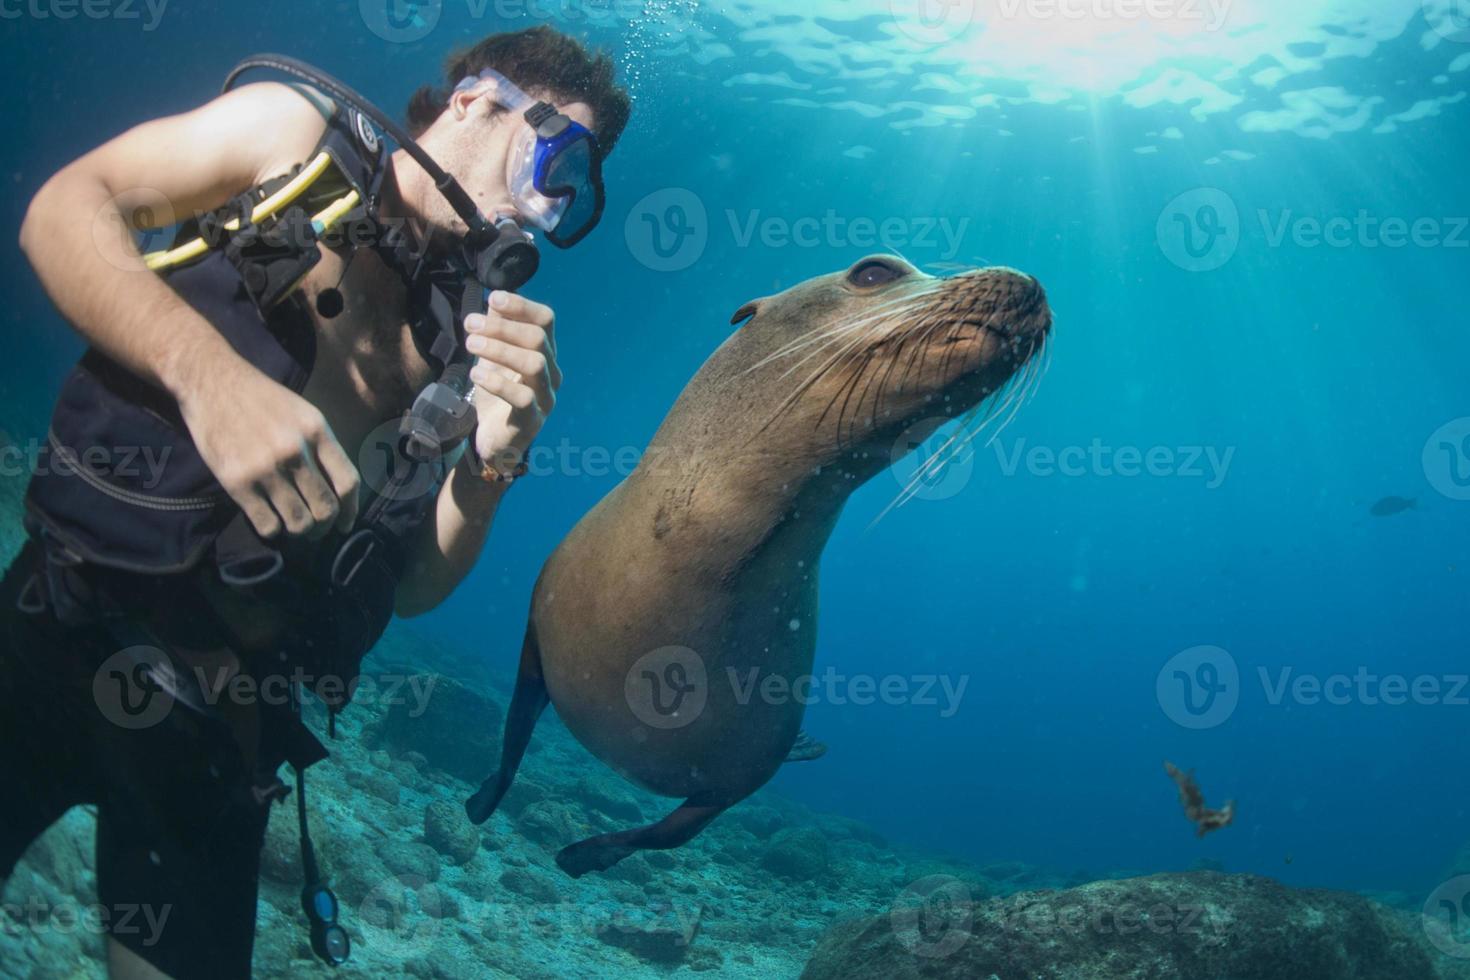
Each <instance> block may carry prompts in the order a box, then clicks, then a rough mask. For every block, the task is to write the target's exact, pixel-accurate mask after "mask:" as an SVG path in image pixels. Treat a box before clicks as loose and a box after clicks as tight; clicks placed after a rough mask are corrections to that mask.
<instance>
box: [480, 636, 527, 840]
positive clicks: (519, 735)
mask: <svg viewBox="0 0 1470 980" xmlns="http://www.w3.org/2000/svg"><path fill="white" fill-rule="evenodd" d="M547 701H548V698H547V694H546V679H545V677H543V676H542V673H541V647H540V644H538V643H537V642H536V627H535V625H534V623H532V624H528V625H527V626H526V639H525V642H524V643H522V645H521V666H520V671H519V673H518V674H517V675H516V689H515V693H513V694H512V695H511V697H510V709H509V710H508V711H506V713H505V734H504V736H503V737H502V738H501V740H500V768H499V769H498V770H496V772H495V774H494V775H493V776H491V777H490V778H489V779H487V780H485V781H484V782H483V783H481V784H480V789H479V791H478V792H476V793H475V795H474V796H471V797H470V798H469V799H468V800H466V801H465V805H464V810H465V813H466V814H467V815H468V816H469V818H470V822H471V823H477V824H480V823H484V822H485V821H486V820H489V819H490V815H491V814H493V813H494V812H495V808H496V807H498V806H500V801H501V799H502V798H504V796H505V792H506V790H508V789H510V784H511V782H512V781H513V780H514V779H515V778H516V770H517V769H519V768H520V766H521V757H522V756H524V755H525V754H526V746H527V745H529V744H530V742H531V732H532V731H533V730H535V728H536V722H537V720H538V719H540V717H541V712H543V711H545V710H546V704H547Z"/></svg>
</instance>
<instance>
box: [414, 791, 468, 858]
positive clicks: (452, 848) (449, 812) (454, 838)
mask: <svg viewBox="0 0 1470 980" xmlns="http://www.w3.org/2000/svg"><path fill="white" fill-rule="evenodd" d="M424 843H426V844H428V845H429V846H430V847H432V848H433V849H434V850H436V851H438V852H439V853H440V854H443V855H444V856H445V857H447V858H449V859H450V860H451V861H453V862H454V863H455V864H460V865H464V864H469V863H470V861H472V860H473V859H474V857H475V855H476V854H478V853H480V832H479V831H478V830H476V829H475V827H474V825H473V824H471V823H470V822H469V819H468V818H467V817H466V816H465V812H464V807H462V806H459V805H458V804H455V803H450V802H449V801H448V800H435V801H434V802H433V803H430V804H429V805H428V807H427V808H426V809H425V810H424Z"/></svg>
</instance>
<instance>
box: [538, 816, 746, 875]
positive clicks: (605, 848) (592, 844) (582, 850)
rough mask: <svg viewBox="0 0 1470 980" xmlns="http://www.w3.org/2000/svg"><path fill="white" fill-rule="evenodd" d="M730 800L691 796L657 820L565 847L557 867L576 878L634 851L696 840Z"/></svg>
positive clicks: (675, 845) (603, 867) (609, 866)
mask: <svg viewBox="0 0 1470 980" xmlns="http://www.w3.org/2000/svg"><path fill="white" fill-rule="evenodd" d="M730 806H731V804H729V803H721V804H718V805H711V804H705V805H701V804H697V803H695V802H694V801H693V800H692V799H691V800H687V801H686V802H685V803H684V805H683V806H681V807H679V809H677V810H675V811H674V812H673V813H671V814H669V815H668V816H667V817H664V818H663V819H662V820H660V821H659V822H658V823H655V824H649V825H648V826H647V827H637V828H634V829H633V830H624V831H620V832H618V833H616V834H602V835H600V836H598V837H589V838H587V839H586V840H584V841H578V842H577V843H575V844H573V845H571V846H570V847H564V848H562V849H561V852H560V853H558V854H557V856H556V864H557V867H559V868H561V869H562V870H563V871H565V872H566V873H567V874H569V875H571V876H572V877H573V878H580V877H582V876H583V875H584V874H586V873H587V872H589V871H606V870H607V869H608V868H611V867H612V866H613V865H615V864H617V863H618V862H619V861H621V860H622V859H623V858H625V857H629V856H630V855H632V854H633V853H634V852H635V851H664V850H668V849H669V848H671V847H679V846H680V845H682V844H687V843H689V842H690V841H691V840H693V839H694V838H695V837H696V836H697V835H698V834H699V832H700V831H701V830H703V829H704V828H705V827H708V826H709V824H710V821H712V820H714V818H715V817H718V816H719V815H720V814H722V813H724V812H725V811H726V810H727V809H729V808H730Z"/></svg>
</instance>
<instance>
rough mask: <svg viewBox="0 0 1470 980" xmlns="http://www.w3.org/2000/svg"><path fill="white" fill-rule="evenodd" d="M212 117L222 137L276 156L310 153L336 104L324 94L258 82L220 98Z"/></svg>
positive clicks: (241, 87) (232, 90)
mask: <svg viewBox="0 0 1470 980" xmlns="http://www.w3.org/2000/svg"><path fill="white" fill-rule="evenodd" d="M206 108H207V109H208V108H213V109H215V110H217V111H214V112H211V113H210V115H211V117H212V118H213V120H215V123H216V125H214V126H213V127H212V128H214V129H219V128H220V127H221V126H223V127H224V128H225V129H227V130H228V132H222V133H220V134H219V135H220V136H221V137H233V138H235V139H241V138H244V139H248V140H251V141H252V142H255V143H256V145H258V146H270V147H272V148H273V150H272V155H275V153H277V152H279V153H284V154H285V155H287V156H293V157H294V156H299V155H300V154H305V153H310V152H311V150H312V148H313V147H314V146H316V144H317V142H318V141H319V140H320V139H321V136H322V133H323V132H325V131H326V128H327V125H328V122H329V120H330V119H331V118H332V112H333V108H334V106H333V103H332V102H331V100H330V99H327V98H326V97H325V96H323V95H322V94H321V93H319V92H316V91H315V90H311V89H308V88H307V87H306V86H297V85H292V84H287V83H283V82H274V81H272V82H254V83H251V84H249V85H241V86H240V87H239V88H234V89H231V90H230V91H228V92H226V93H225V94H223V95H221V96H219V98H217V99H216V100H214V102H213V103H212V104H211V106H209V107H206Z"/></svg>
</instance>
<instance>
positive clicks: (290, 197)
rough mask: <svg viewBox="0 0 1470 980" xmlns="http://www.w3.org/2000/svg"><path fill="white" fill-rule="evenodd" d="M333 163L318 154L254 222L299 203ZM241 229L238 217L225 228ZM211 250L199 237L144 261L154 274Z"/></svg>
mask: <svg viewBox="0 0 1470 980" xmlns="http://www.w3.org/2000/svg"><path fill="white" fill-rule="evenodd" d="M331 162H332V157H331V155H330V154H328V153H326V152H325V151H324V152H322V153H318V154H317V155H316V159H314V160H312V161H311V163H309V164H307V165H306V166H305V167H304V168H303V169H302V171H301V173H299V174H297V175H296V176H295V177H294V178H292V180H291V182H290V183H289V184H287V185H286V186H285V187H282V188H281V189H280V190H278V191H276V192H275V193H274V194H272V195H271V196H270V197H268V198H266V199H265V200H264V201H261V202H260V203H259V204H257V205H256V206H255V210H254V211H252V212H251V213H250V220H251V221H254V222H259V221H264V220H265V219H266V218H269V217H272V216H273V215H274V214H275V213H276V212H277V211H279V210H281V209H282V208H284V207H285V206H286V205H288V204H290V203H291V202H292V201H294V200H296V199H297V198H298V197H300V196H301V195H302V194H303V193H305V191H306V189H307V188H308V187H310V186H311V184H312V182H313V181H315V180H316V179H317V178H318V177H320V176H321V175H322V171H324V170H326V169H327V165H328V164H330V163H331ZM349 196H351V197H354V198H355V197H356V196H357V192H356V191H354V192H353V193H352V194H351V195H349ZM343 200H346V198H344V199H343ZM341 203H342V202H341V201H338V202H337V204H341ZM354 203H355V202H354ZM337 204H334V205H332V207H329V208H327V210H326V211H323V212H322V214H327V213H328V212H330V211H332V210H333V209H334V208H336V206H337ZM351 206H352V205H348V207H349V208H350V207H351ZM340 217H341V214H338V215H336V218H334V219H333V220H334V221H335V220H337V219H340ZM239 227H240V220H239V219H238V218H236V219H234V220H232V221H230V222H228V223H227V224H226V225H225V229H226V230H228V231H236V230H238V229H239ZM208 251H209V243H208V242H206V241H205V240H204V239H203V238H196V239H194V240H193V241H192V242H186V243H185V244H183V245H180V246H179V247H178V248H175V249H171V250H169V251H166V252H150V253H149V254H147V255H145V256H143V261H144V263H146V264H147V266H148V268H149V269H152V270H153V271H154V272H158V271H160V270H162V269H170V268H173V267H174V266H176V265H183V264H184V263H185V262H190V261H192V260H194V259H197V258H199V257H200V256H201V255H203V254H204V253H205V252H208Z"/></svg>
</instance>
